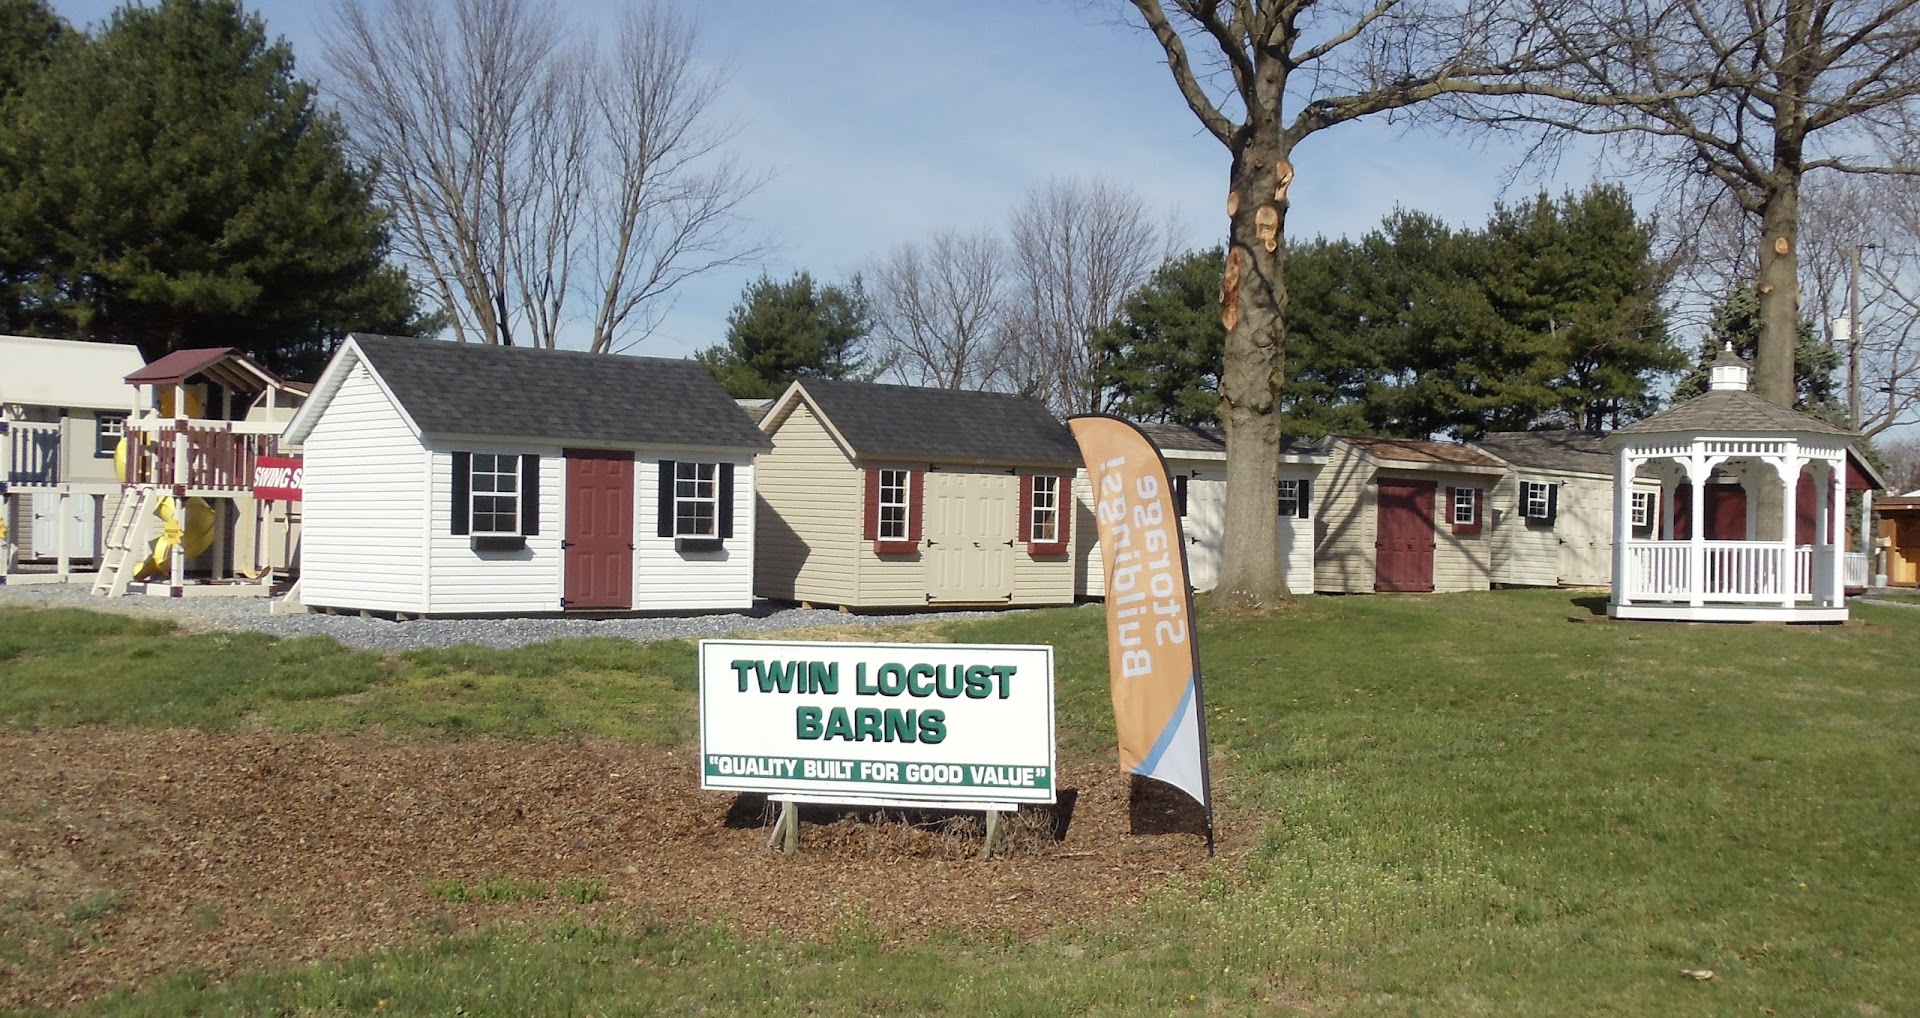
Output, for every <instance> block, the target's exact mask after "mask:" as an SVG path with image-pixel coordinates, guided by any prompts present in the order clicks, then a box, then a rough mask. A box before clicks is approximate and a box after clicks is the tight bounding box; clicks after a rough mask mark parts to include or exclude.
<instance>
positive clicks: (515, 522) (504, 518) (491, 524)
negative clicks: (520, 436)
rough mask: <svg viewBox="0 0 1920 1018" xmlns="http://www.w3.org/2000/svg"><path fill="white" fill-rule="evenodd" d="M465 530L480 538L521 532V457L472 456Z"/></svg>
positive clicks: (503, 454) (498, 454) (504, 455)
mask: <svg viewBox="0 0 1920 1018" xmlns="http://www.w3.org/2000/svg"><path fill="white" fill-rule="evenodd" d="M469 479H470V484H469V493H468V505H469V507H470V511H469V513H468V522H469V524H470V525H469V527H468V529H469V530H470V531H471V532H472V533H474V534H476V535H479V536H485V537H502V536H514V535H517V534H519V533H520V497H519V495H520V457H519V456H518V455H512V454H506V453H482V452H477V453H474V454H473V470H472V473H471V475H470V478H469Z"/></svg>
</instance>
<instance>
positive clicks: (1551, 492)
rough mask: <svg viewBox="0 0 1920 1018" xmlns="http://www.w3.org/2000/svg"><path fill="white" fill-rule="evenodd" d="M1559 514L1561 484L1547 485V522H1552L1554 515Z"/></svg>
mask: <svg viewBox="0 0 1920 1018" xmlns="http://www.w3.org/2000/svg"><path fill="white" fill-rule="evenodd" d="M1558 515H1560V486H1559V485H1557V484H1549V485H1547V522H1548V523H1552V522H1553V519H1554V517H1556V516H1558Z"/></svg>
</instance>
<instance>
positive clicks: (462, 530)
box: [453, 452, 473, 534]
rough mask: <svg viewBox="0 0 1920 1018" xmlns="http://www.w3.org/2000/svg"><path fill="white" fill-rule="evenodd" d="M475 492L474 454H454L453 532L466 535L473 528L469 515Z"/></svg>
mask: <svg viewBox="0 0 1920 1018" xmlns="http://www.w3.org/2000/svg"><path fill="white" fill-rule="evenodd" d="M472 491H473V454H472V453H470V452H456V453H454V454H453V532H454V533H455V534H466V533H468V532H470V531H471V530H472V529H473V528H472V527H471V526H470V525H469V520H468V516H467V514H468V513H469V512H471V511H472V509H473V505H472V499H470V498H469V497H468V496H469V495H470V494H471V493H472Z"/></svg>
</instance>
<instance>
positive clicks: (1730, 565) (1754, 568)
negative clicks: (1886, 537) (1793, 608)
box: [1624, 541, 1832, 602]
mask: <svg viewBox="0 0 1920 1018" xmlns="http://www.w3.org/2000/svg"><path fill="white" fill-rule="evenodd" d="M1702 551H1703V555H1702V560H1701V576H1700V580H1699V582H1698V583H1697V584H1696V582H1695V580H1694V576H1693V553H1692V548H1691V546H1690V545H1689V544H1688V542H1686V541H1629V542H1627V575H1626V584H1625V586H1626V589H1625V591H1624V593H1625V594H1626V597H1627V599H1628V600H1637V601H1686V600H1690V599H1692V598H1693V597H1695V596H1696V595H1697V596H1699V597H1700V598H1701V599H1702V600H1704V601H1716V602H1729V601H1731V602H1747V601H1753V602H1767V601H1776V602H1777V601H1780V600H1782V599H1783V598H1785V597H1786V596H1788V593H1789V589H1788V587H1787V586H1786V585H1787V584H1788V583H1791V584H1792V588H1791V594H1792V596H1793V598H1794V599H1795V600H1810V599H1812V597H1813V576H1814V572H1815V568H1814V565H1815V563H1814V558H1815V555H1814V549H1813V548H1812V547H1811V546H1809V545H1800V546H1798V547H1795V548H1791V549H1788V548H1783V547H1781V546H1780V544H1779V543H1777V542H1774V541H1707V542H1705V545H1704V548H1703V549H1702ZM1789 556H1791V559H1790V560H1789ZM1820 557H1821V558H1826V559H1827V561H1828V562H1831V561H1832V559H1831V558H1827V556H1825V555H1822V556H1820Z"/></svg>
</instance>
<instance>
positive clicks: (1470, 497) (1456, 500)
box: [1453, 488, 1480, 526]
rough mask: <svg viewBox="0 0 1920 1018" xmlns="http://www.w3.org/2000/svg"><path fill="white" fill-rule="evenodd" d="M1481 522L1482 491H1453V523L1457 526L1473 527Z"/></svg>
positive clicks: (1469, 489)
mask: <svg viewBox="0 0 1920 1018" xmlns="http://www.w3.org/2000/svg"><path fill="white" fill-rule="evenodd" d="M1478 522H1480V489H1479V488H1455V489H1453V523H1454V525H1455V526H1471V525H1473V524H1475V523H1478Z"/></svg>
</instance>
